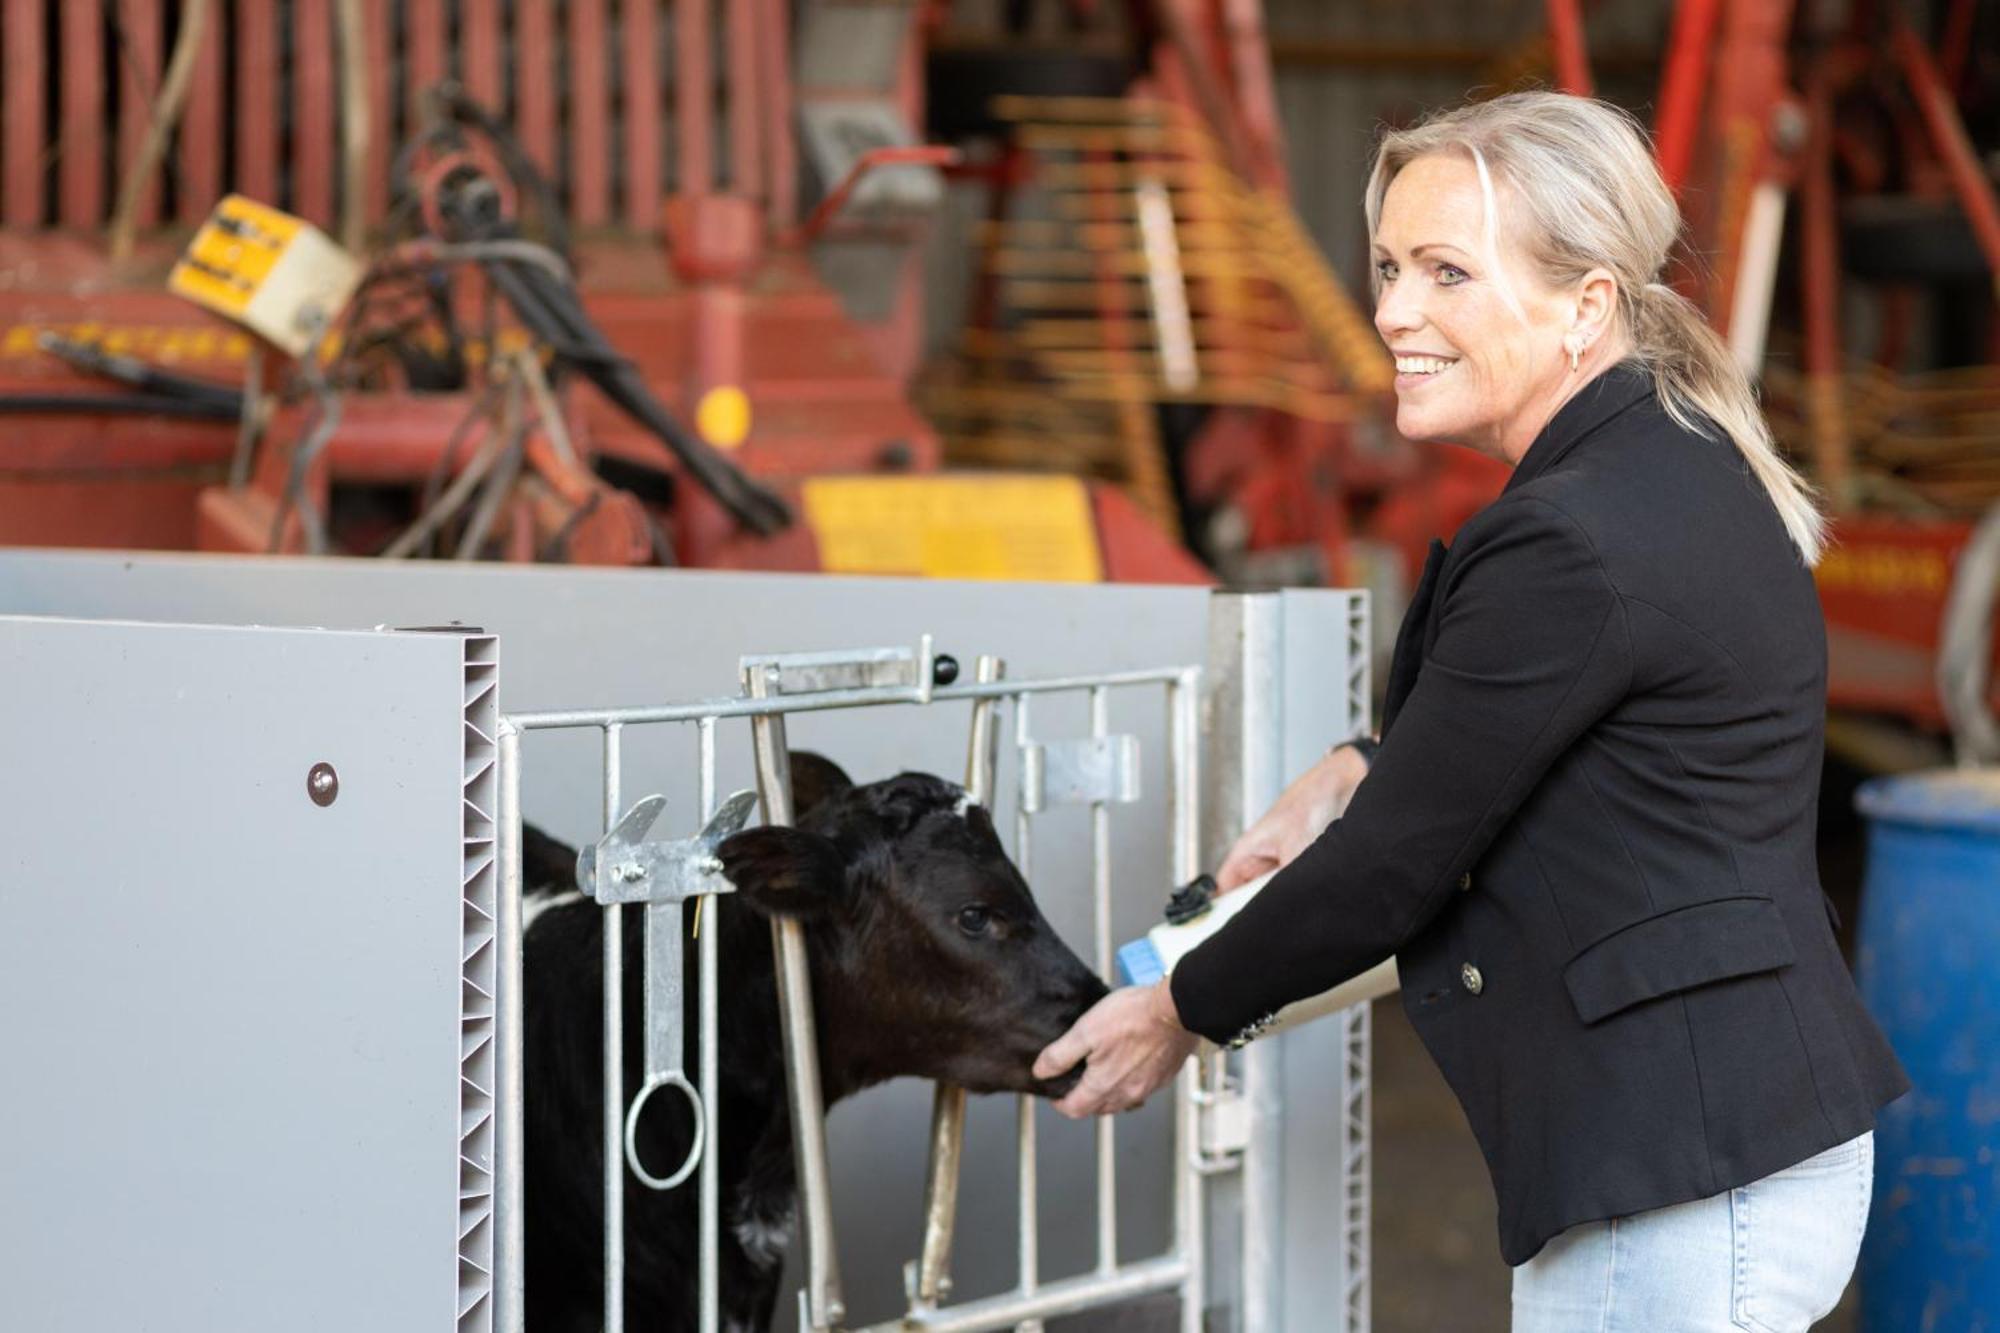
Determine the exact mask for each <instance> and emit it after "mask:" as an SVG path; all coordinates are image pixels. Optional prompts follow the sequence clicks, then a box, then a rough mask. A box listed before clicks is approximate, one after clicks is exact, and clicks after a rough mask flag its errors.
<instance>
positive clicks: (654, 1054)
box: [576, 791, 757, 1190]
mask: <svg viewBox="0 0 2000 1333" xmlns="http://www.w3.org/2000/svg"><path fill="white" fill-rule="evenodd" d="M666 804H667V798H666V797H664V796H648V797H647V798H646V799H645V800H643V801H640V802H639V803H638V804H637V805H635V806H633V807H632V808H631V809H630V810H628V811H626V812H625V817H624V818H623V819H620V820H619V821H618V823H617V825H616V826H614V827H613V828H612V830H611V831H610V832H609V833H607V834H605V835H604V837H603V838H602V839H600V840H599V841H598V843H597V845H596V846H594V847H586V848H584V849H583V850H582V851H581V852H579V853H577V858H576V882H577V883H578V884H579V885H582V886H583V887H584V888H585V890H586V891H587V892H588V893H589V894H590V896H591V897H593V898H595V899H596V900H597V901H598V902H599V903H601V904H603V905H604V906H606V907H612V906H617V905H619V904H623V903H644V904H645V905H646V1020H645V1024H646V1025H645V1045H646V1077H645V1080H644V1082H643V1083H641V1084H640V1087H639V1095H638V1096H636V1097H634V1098H633V1099H632V1104H631V1106H630V1108H629V1109H628V1110H627V1111H626V1113H625V1164H626V1165H627V1166H628V1167H630V1168H631V1170H632V1174H633V1175H634V1176H637V1177H638V1178H639V1181H640V1182H641V1183H642V1184H644V1185H645V1186H646V1187H647V1188H649V1189H655V1190H670V1189H672V1188H674V1186H676V1185H678V1184H680V1183H681V1182H682V1181H684V1180H686V1179H687V1178H688V1176H689V1175H691V1174H692V1173H693V1172H694V1169H695V1166H696V1165H697V1164H698V1163H699V1162H700V1161H701V1154H702V1149H703V1147H704V1145H705V1144H706V1142H707V1137H708V1135H707V1129H708V1127H707V1124H706V1123H705V1121H704V1119H703V1116H702V1109H701V1098H700V1097H699V1096H698V1095H697V1094H696V1092H695V1089H694V1085H693V1084H691V1083H689V1082H688V1078H687V1069H686V1062H685V1053H684V1049H683V1041H682V1031H681V1027H682V1021H683V1003H684V1000H683V996H684V993H685V991H686V981H685V978H686V975H687V951H686V942H685V941H684V940H683V939H682V938H681V904H682V903H684V902H686V901H687V900H688V899H690V898H694V897H699V896H701V895H703V894H715V893H729V892H732V891H733V890H734V886H733V885H731V884H730V882H729V881H728V880H727V879H724V878H723V876H722V862H721V861H720V860H719V859H717V857H716V855H715V849H716V848H717V847H720V846H721V845H722V842H723V840H724V839H726V838H728V837H729V836H730V835H731V834H733V833H738V832H741V831H742V829H743V826H744V825H745V824H747V823H749V821H750V812H751V811H752V810H754V809H756V807H757V793H755V792H752V791H739V792H736V793H734V794H733V795H731V796H730V797H729V799H728V800H726V801H724V802H723V803H722V805H721V807H720V808H718V809H717V810H716V812H715V815H714V817H713V818H711V819H710V820H709V821H708V825H707V827H705V828H703V829H702V831H701V832H699V833H697V834H695V835H694V836H693V837H691V838H676V839H673V840H671V841H664V842H647V841H646V840H645V839H646V833H647V831H648V830H650V829H651V828H652V827H653V821H654V820H656V819H658V818H659V817H660V811H662V810H664V809H665V808H666ZM662 1087H672V1088H674V1089H675V1090H677V1091H678V1092H680V1094H681V1095H682V1096H683V1097H684V1098H685V1099H686V1101H687V1104H688V1108H689V1110H690V1111H691V1113H692V1114H693V1116H694V1136H693V1139H692V1141H691V1142H690V1144H689V1146H688V1151H687V1157H686V1158H685V1160H683V1161H682V1163H681V1165H680V1167H679V1168H678V1169H677V1170H676V1171H674V1173H673V1174H671V1175H667V1176H656V1175H654V1174H653V1173H652V1172H650V1171H648V1170H647V1169H646V1167H645V1166H644V1164H643V1163H641V1162H640V1160H639V1141H638V1131H639V1114H640V1112H641V1111H642V1110H644V1109H645V1105H646V1102H647V1101H648V1100H649V1099H650V1098H651V1097H652V1095H653V1094H654V1093H655V1092H657V1091H658V1090H659V1089H660V1088H662Z"/></svg>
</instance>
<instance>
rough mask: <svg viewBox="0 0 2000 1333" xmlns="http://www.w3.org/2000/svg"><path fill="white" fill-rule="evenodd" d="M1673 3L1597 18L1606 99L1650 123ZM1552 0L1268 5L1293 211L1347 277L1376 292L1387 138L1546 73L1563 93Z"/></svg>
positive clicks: (1594, 48) (1591, 27)
mask: <svg viewBox="0 0 2000 1333" xmlns="http://www.w3.org/2000/svg"><path fill="white" fill-rule="evenodd" d="M1671 11H1672V2H1671V0H1605V2H1604V3H1602V4H1598V5H1595V6H1591V7H1590V10H1589V13H1588V14H1587V15H1586V17H1585V28H1586V32H1587V34H1588V40H1589V43H1590V50H1591V55H1592V65H1593V72H1594V74H1595V77H1596V79H1597V85H1598V92H1599V93H1600V95H1602V96H1606V97H1608V98H1610V99H1611V100H1613V101H1616V102H1619V103H1621V104H1622V105H1625V106H1627V107H1630V108H1631V109H1633V110H1634V111H1636V112H1638V113H1639V115H1640V116H1641V118H1642V119H1644V120H1646V121H1648V122H1650V121H1651V118H1652V100H1653V96H1654V89H1655V88H1656V87H1657V83H1658V77H1659V74H1658V58H1659V53H1660V52H1661V51H1662V50H1663V49H1664V48H1665V45H1666V35H1667V28H1668V21H1669V17H1670V15H1671ZM1544 13H1545V10H1544V6H1543V5H1542V4H1541V3H1540V0H1483V2H1482V0H1442V2H1441V3H1432V4H1427V5H1412V4H1406V3H1402V2H1401V0H1396V2H1395V3H1391V2H1390V0H1265V24H1266V27H1267V29H1268V32H1269V35H1270V43H1271V55H1272V65H1273V69H1274V73H1275V78H1276V84H1277V90H1278V109H1279V113H1280V115H1281V116H1282V117H1283V120H1284V127H1285V135H1286V140H1287V148H1288V157H1289V161H1290V167H1291V173H1292V193H1293V200H1294V203H1295V205H1296V206H1297V208H1298V210H1299V213H1300V215H1301V216H1302V217H1303V218H1304V219H1305V222H1306V225H1307V226H1308V227H1309V228H1310V229H1311V231H1312V233H1313V235H1314V237H1315V238H1317V239H1318V241H1319V243H1320V245H1321V247H1322V248H1323V249H1324V250H1325V251H1326V253H1327V255H1328V257H1329V258H1330V259H1331V260H1332V261H1333V263H1334V266H1335V267H1336V268H1337V269H1338V270H1339V272H1340V274H1341V276H1342V277H1343V278H1345V279H1346V280H1347V281H1348V282H1349V284H1350V285H1351V286H1352V287H1353V288H1354V290H1356V291H1357V292H1358V291H1360V290H1362V289H1363V288H1364V287H1365V285H1366V283H1365V279H1366V273H1367V263H1366V256H1367V236H1366V234H1365V228H1364V225H1363V222H1362V216H1361V192H1362V187H1363V185H1364V184H1365V183H1366V181H1367V175H1368V161H1369V156H1370V153H1371V152H1372V150H1373V147H1374V142H1375V136H1376V134H1377V132H1378V131H1379V129H1380V127H1381V126H1382V125H1384V124H1403V123H1408V122H1409V121H1412V120H1414V119H1417V118H1418V117H1420V116H1421V115H1422V114H1423V113H1424V112H1425V111H1428V110H1430V109H1433V108H1436V107H1440V106H1448V105H1451V104H1453V103H1456V102H1459V101H1462V100H1464V99H1465V97H1466V96H1467V95H1468V94H1469V93H1471V92H1472V91H1473V90H1475V89H1477V88H1480V87H1485V88H1489V89H1490V88H1493V87H1495V86H1498V85H1501V84H1506V83H1511V82H1513V81H1514V80H1515V79H1516V78H1518V77H1519V76H1521V75H1522V74H1524V73H1529V72H1532V71H1534V70H1536V69H1539V70H1540V71H1541V74H1540V77H1542V78H1543V79H1545V80H1548V81H1550V82H1553V75H1552V74H1551V73H1550V72H1549V67H1548V65H1547V61H1546V58H1545V56H1541V55H1540V52H1542V51H1545V50H1546V45H1545V43H1543V42H1542V38H1543V34H1544V32H1545V27H1546V25H1545V19H1544Z"/></svg>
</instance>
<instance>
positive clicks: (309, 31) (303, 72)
mask: <svg viewBox="0 0 2000 1333" xmlns="http://www.w3.org/2000/svg"><path fill="white" fill-rule="evenodd" d="M292 16H293V17H292V21H293V23H294V24H295V25H296V27H295V29H294V31H295V34H296V39H295V40H294V41H293V43H292V51H293V65H292V95H293V98H294V100H295V103H296V106H295V109H294V111H293V116H294V120H293V124H294V125H296V126H297V131H296V133H295V134H294V135H293V137H292V159H293V162H294V163H295V164H296V169H295V170H294V171H293V172H292V211H293V212H295V213H297V214H298V215H299V216H301V217H303V218H304V219H305V220H306V221H308V222H310V223H312V224H313V225H314V226H317V227H331V226H332V225H333V181H334V174H335V171H334V134H335V123H336V122H335V112H334V107H335V105H336V102H337V100H338V97H337V91H336V80H335V71H334V62H333V57H334V49H335V45H336V39H335V35H334V22H333V4H332V0H296V3H295V4H294V6H293V10H292Z"/></svg>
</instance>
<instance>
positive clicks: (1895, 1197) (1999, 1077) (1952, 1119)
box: [1855, 769, 2000, 1333]
mask: <svg viewBox="0 0 2000 1333" xmlns="http://www.w3.org/2000/svg"><path fill="white" fill-rule="evenodd" d="M1855 802H1856V804H1857V805H1858V806H1859V807H1860V809H1861V812H1862V813H1863V814H1864V815H1866V816H1867V817H1868V819H1869V831H1868V878H1867V883H1866V887H1865V889H1864V890H1863V893H1862V899H1861V903H1862V907H1861V935H1860V958H1859V964H1860V965H1859V968H1858V972H1859V975H1860V982H1861V993H1862V997H1863V998H1864V999H1865V1000H1866V1001H1867V1003H1868V1007H1869V1009H1870V1010H1871V1011H1873V1013H1874V1015H1875V1018H1876V1020H1877V1021H1878V1022H1879V1023H1881V1025H1882V1030H1883V1031H1884V1032H1885V1033H1886V1034H1887V1035H1888V1038H1889V1041H1890V1043H1891V1044H1892V1045H1894V1046H1895V1048H1896V1054H1897V1055H1898V1056H1900V1057H1901V1058H1902V1061H1903V1067H1904V1069H1906V1070H1907V1071H1908V1072H1909V1075H1910V1082H1911V1084H1912V1085H1913V1086H1912V1089H1911V1091H1910V1093H1909V1095H1908V1096H1905V1097H1903V1098H1901V1099H1899V1100H1898V1101H1896V1102H1894V1103H1893V1104H1891V1105H1890V1106H1889V1107H1888V1108H1887V1109H1886V1110H1885V1111H1884V1112H1883V1113H1882V1116H1881V1119H1880V1122H1879V1123H1878V1125H1877V1127H1876V1131H1875V1206H1874V1212H1873V1216H1872V1217H1871V1219H1870V1222H1869V1229H1868V1239H1867V1242H1866V1243H1865V1245H1864V1246H1863V1247H1862V1252H1861V1314H1862V1327H1863V1329H1865V1330H1867V1333H1903V1330H1909V1331H1910V1333H1918V1330H1933V1329H1935V1330H1937V1331H1938V1333H1944V1330H1946V1329H1953V1330H1960V1331H1961V1333H1980V1331H1982V1330H1985V1331H1987V1333H1992V1331H1993V1330H2000V770H1992V769H1988V770H1983V771H1970V770H1967V771H1955V772H1937V773H1923V774H1916V775H1912V776H1908V777H1898V778H1885V779H1880V780H1877V781H1874V782H1870V783H1867V784H1865V785H1864V786H1863V787H1862V788H1861V791H1860V794H1859V795H1858V796H1857V797H1856V798H1855Z"/></svg>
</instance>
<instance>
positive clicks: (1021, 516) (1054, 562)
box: [804, 475, 1104, 583]
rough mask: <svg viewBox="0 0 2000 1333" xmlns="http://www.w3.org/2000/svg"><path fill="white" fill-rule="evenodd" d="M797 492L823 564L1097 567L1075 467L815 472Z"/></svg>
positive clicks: (1058, 571) (1092, 529)
mask: <svg viewBox="0 0 2000 1333" xmlns="http://www.w3.org/2000/svg"><path fill="white" fill-rule="evenodd" d="M804 499H805V510H806V523H807V524H808V526H810V527H811V528H812V530H813V535H814V536H816V537H817V538H818V539H819V551H820V567H821V568H822V569H824V570H825V571H826V572H828V573H830V574H906V575H916V576H920V577H923V578H934V579H1021V580H1029V581H1035V582H1047V583H1094V582H1097V581H1098V580H1100V579H1102V578H1103V577H1104V565H1103V562H1102V560H1100V559H1099V556H1098V549H1097V529H1096V525H1095V523H1094V522H1093V520H1092V517H1091V510H1090V495H1089V492H1088V491H1086V490H1085V488H1084V484H1083V482H1082V481H1080V480H1079V479H1077V478H1075V477H1014V476H990V477H989V476H971V475H957V476H943V477H816V478H814V479H812V480H810V481H807V482H806V483H805V486H804Z"/></svg>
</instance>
